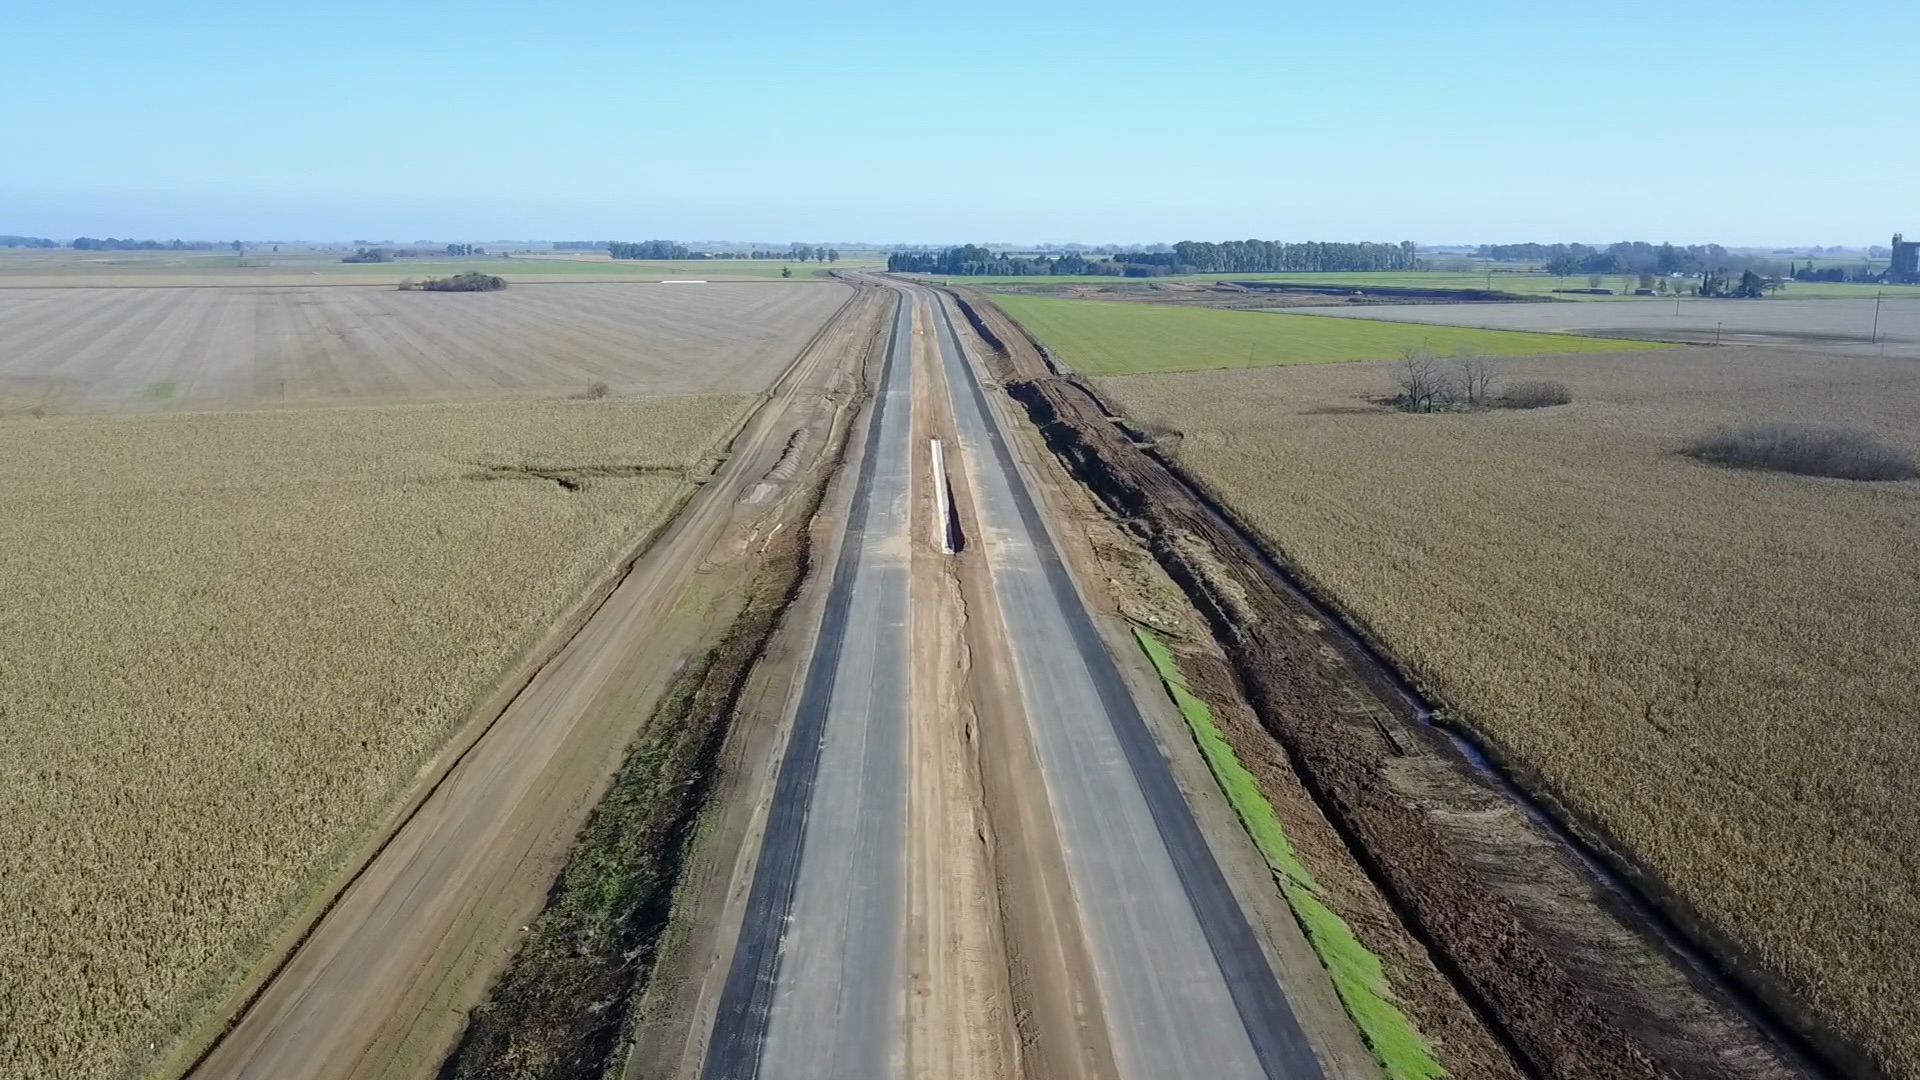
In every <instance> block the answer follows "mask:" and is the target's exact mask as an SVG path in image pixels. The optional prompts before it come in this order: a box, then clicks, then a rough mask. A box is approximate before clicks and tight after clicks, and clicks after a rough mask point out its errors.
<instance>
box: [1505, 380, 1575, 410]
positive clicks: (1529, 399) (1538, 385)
mask: <svg viewBox="0 0 1920 1080" xmlns="http://www.w3.org/2000/svg"><path fill="white" fill-rule="evenodd" d="M1572 400H1573V391H1571V390H1569V389H1567V384H1566V383H1563V382H1554V381H1553V380H1552V379H1534V380H1530V381H1527V382H1517V383H1509V384H1508V386H1507V392H1506V393H1504V394H1502V395H1500V398H1499V404H1500V407H1501V408H1503V409H1544V408H1546V407H1547V406H1549V405H1565V404H1567V403H1568V402H1570V401H1572Z"/></svg>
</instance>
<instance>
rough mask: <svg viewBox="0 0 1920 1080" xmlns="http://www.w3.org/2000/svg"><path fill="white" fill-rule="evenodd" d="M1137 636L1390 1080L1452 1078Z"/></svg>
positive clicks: (1267, 806) (1238, 769)
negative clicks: (1395, 1002) (1435, 1057)
mask: <svg viewBox="0 0 1920 1080" xmlns="http://www.w3.org/2000/svg"><path fill="white" fill-rule="evenodd" d="M1133 634H1134V637H1136V638H1138V639H1139V641H1140V648H1141V649H1143V650H1145V651H1146V654H1147V657H1148V659H1150V660H1152V661H1153V666H1154V670H1156V671H1158V672H1159V673H1160V681H1161V682H1162V683H1164V684H1165V685H1166V688H1167V693H1168V694H1169V695H1170V696H1171V697H1172V698H1173V703H1174V704H1175V705H1177V706H1179V709H1180V715H1181V716H1183V717H1185V718H1186V721H1187V727H1188V729H1189V730H1191V731H1192V732H1193V741H1194V742H1196V743H1198V744H1199V746H1200V753H1201V754H1202V755H1203V756H1204V757H1205V758H1206V759H1207V767H1208V768H1209V769H1210V770H1212V772H1213V778H1214V780H1215V781H1216V782H1218V783H1219V785H1220V790H1221V791H1223V792H1225V793H1226V796H1227V801H1228V802H1230V803H1232V804H1233V809H1234V813H1236V814H1238V815H1239V817H1240V821H1241V823H1242V824H1243V825H1245V826H1246V829H1247V832H1248V833H1249V834H1250V835H1251V836H1252V837H1253V842H1254V844H1255V845H1257V846H1258V847H1259V848H1260V854H1261V856H1262V857H1264V858H1265V859H1266V861H1267V867H1268V868H1269V869H1270V870H1272V872H1273V879H1274V881H1276V882H1278V883H1279V885H1280V892H1281V894H1282V895H1283V896H1285V897H1286V900H1287V906H1288V907H1290V908H1292V909H1293V917H1294V918H1295V919H1296V920H1298V922H1299V923H1300V927H1301V929H1302V930H1304V931H1305V932H1306V935H1307V941H1308V942H1309V943H1310V944H1312V946H1313V951H1314V952H1315V954H1317V955H1318V956H1319V957H1320V963H1321V964H1323V965H1325V966H1326V969H1327V973H1328V974H1330V975H1332V976H1333V986H1334V990H1335V991H1336V992H1337V993H1339V995H1340V1003H1341V1004H1342V1005H1344V1006H1345V1007H1346V1010H1347V1015H1348V1016H1351V1017H1352V1018H1353V1022H1354V1024H1355V1026H1357V1027H1358V1028H1359V1029H1360V1035H1361V1037H1362V1038H1364V1039H1365V1040H1366V1042H1367V1046H1368V1047H1369V1048H1370V1049H1371V1050H1372V1051H1373V1056H1374V1057H1375V1058H1376V1059H1378V1060H1379V1062H1380V1065H1381V1067H1382V1068H1384V1069H1385V1070H1386V1073H1387V1076H1389V1077H1390V1078H1392V1080H1433V1078H1435V1077H1441V1076H1445V1075H1446V1070H1445V1069H1443V1068H1441V1067H1440V1063H1439V1062H1438V1061H1435V1060H1434V1058H1433V1053H1432V1051H1431V1050H1430V1049H1429V1048H1428V1047H1427V1041H1426V1040H1425V1039H1424V1038H1422V1037H1421V1035H1420V1032H1419V1030H1418V1029H1417V1028H1415V1027H1414V1026H1413V1021H1411V1020H1409V1019H1407V1017H1406V1014H1404V1013H1402V1012H1401V1011H1400V1008H1399V1006H1397V1005H1395V1004H1394V1001H1393V991H1392V990H1391V989H1390V988H1389V987H1388V985H1387V977H1386V973H1385V972H1384V971H1383V970H1381V967H1380V958H1379V957H1377V956H1375V955H1373V953H1371V952H1369V951H1367V948H1366V946H1364V945H1362V944H1360V942H1359V940H1358V939H1356V938H1355V937H1354V936H1353V930H1352V929H1351V928H1350V927H1348V926H1347V923H1346V920H1345V919H1342V918H1341V917H1340V916H1339V915H1337V914H1335V913H1334V912H1333V910H1332V909H1330V908H1328V907H1327V905H1326V904H1325V903H1324V902H1322V900H1321V899H1320V885H1319V883H1318V882H1316V881H1314V880H1313V875H1312V874H1311V873H1309V872H1308V870H1307V868H1306V867H1305V866H1303V865H1302V864H1301V862H1300V860H1299V858H1298V857H1296V856H1295V855H1294V851H1293V845H1292V844H1291V843H1289V842H1288V841H1287V834H1286V831H1285V830H1284V829H1282V828H1281V827H1280V819H1279V818H1278V817H1277V816H1275V814H1274V812H1273V805H1272V804H1271V803H1269V802H1267V799H1266V796H1264V795H1262V794H1261V793H1260V786H1259V784H1258V783H1257V782H1256V781H1255V780H1254V778H1253V774H1252V773H1250V772H1248V771H1247V767H1246V766H1245V765H1242V764H1241V763H1240V758H1239V756H1238V755H1236V754H1235V753H1234V752H1233V747H1232V746H1230V745H1228V743H1227V740H1226V736H1225V735H1223V734H1221V732H1220V726H1219V725H1218V724H1216V723H1215V722H1214V719H1213V710H1212V709H1211V708H1209V707H1208V706H1207V703H1206V702H1204V701H1202V700H1200V699H1199V698H1198V697H1195V696H1194V694H1193V691H1192V689H1191V688H1190V687H1189V686H1188V685H1187V680H1186V676H1184V675H1182V674H1181V673H1180V667H1179V665H1178V664H1177V663H1175V661H1174V658H1173V653H1172V652H1171V651H1170V650H1169V649H1168V648H1167V644H1166V642H1164V641H1162V640H1160V638H1159V637H1158V636H1156V635H1154V634H1152V633H1150V632H1148V631H1146V630H1143V629H1140V628H1139V627H1135V628H1134V631H1133Z"/></svg>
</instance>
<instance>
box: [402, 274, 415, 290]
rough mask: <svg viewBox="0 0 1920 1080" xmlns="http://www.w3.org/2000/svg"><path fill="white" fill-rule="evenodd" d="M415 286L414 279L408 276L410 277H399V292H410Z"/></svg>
mask: <svg viewBox="0 0 1920 1080" xmlns="http://www.w3.org/2000/svg"><path fill="white" fill-rule="evenodd" d="M416 287H417V286H416V285H415V284H414V281H413V279H412V278H410V277H403V278H401V279H400V291H401V292H412V291H413V290H414V289H415V288H416Z"/></svg>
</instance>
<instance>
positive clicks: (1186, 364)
mask: <svg viewBox="0 0 1920 1080" xmlns="http://www.w3.org/2000/svg"><path fill="white" fill-rule="evenodd" d="M994 303H995V304H997V305H999V306H1000V307H1001V308H1003V309H1005V310H1006V312H1007V314H1009V315H1012V316H1013V317H1014V318H1016V319H1018V320H1019V321H1020V322H1021V324H1022V325H1024V326H1025V327H1026V328H1027V329H1028V330H1029V331H1030V332H1032V333H1033V334H1034V335H1035V336H1037V337H1039V338H1040V340H1042V341H1044V342H1046V343H1047V346H1048V348H1050V349H1052V350H1053V351H1054V352H1055V353H1056V354H1057V355H1058V356H1059V357H1060V359H1061V360H1063V361H1065V362H1066V364H1067V365H1068V366H1069V367H1071V368H1073V370H1075V371H1077V372H1079V373H1081V374H1083V375H1127V374H1133V373H1136V372H1145V371H1200V370H1204V369H1208V368H1236V367H1266V366H1272V365H1282V366H1284V365H1292V364H1327V363H1337V362H1341V361H1347V360H1385V359H1389V358H1392V357H1395V356H1399V355H1400V354H1401V352H1402V351H1403V350H1407V349H1428V350H1431V351H1433V352H1435V353H1440V354H1454V353H1462V354H1465V353H1471V354H1475V355H1481V356H1526V355H1534V354H1539V353H1560V352H1580V351H1587V350H1593V349H1606V350H1609V351H1619V350H1620V349H1622V348H1623V347H1624V348H1661V347H1663V346H1660V345H1656V344H1653V343H1651V342H1634V343H1632V344H1629V345H1626V346H1623V345H1622V344H1621V343H1620V342H1618V341H1603V340H1600V339H1596V338H1585V337H1578V336H1574V335H1571V334H1566V335H1561V334H1528V333H1516V332H1513V331H1505V330H1480V329H1475V328H1472V327H1454V326H1416V325H1411V324H1408V323H1392V322H1368V321H1366V320H1359V319H1356V320H1343V321H1334V320H1330V319H1315V318H1311V317H1308V316H1303V315H1283V314H1275V313H1272V312H1260V311H1227V310H1220V309H1215V308H1197V307H1171V306H1163V305H1151V304H1133V303H1121V302H1112V301H1099V300H1055V299H1049V298H1042V297H1034V296H1017V295H1000V296H995V297H994Z"/></svg>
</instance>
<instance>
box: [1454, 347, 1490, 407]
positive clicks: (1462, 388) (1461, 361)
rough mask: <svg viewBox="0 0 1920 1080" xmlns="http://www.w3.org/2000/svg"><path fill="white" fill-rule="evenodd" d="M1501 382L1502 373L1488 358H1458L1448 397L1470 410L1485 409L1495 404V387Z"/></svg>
mask: <svg viewBox="0 0 1920 1080" xmlns="http://www.w3.org/2000/svg"><path fill="white" fill-rule="evenodd" d="M1499 381H1500V372H1499V371H1498V370H1497V369H1495V368H1494V366H1493V364H1492V363H1491V362H1490V361H1489V360H1487V358H1486V357H1484V356H1456V357H1454V359H1453V378H1452V380H1451V382H1450V385H1449V386H1448V388H1447V389H1448V392H1449V394H1448V396H1449V397H1451V398H1452V400H1453V402H1454V403H1456V404H1460V405H1465V406H1466V407H1467V408H1469V409H1480V408H1485V407H1486V406H1488V405H1490V404H1492V403H1493V397H1494V385H1495V384H1496V383H1498V382H1499Z"/></svg>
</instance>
